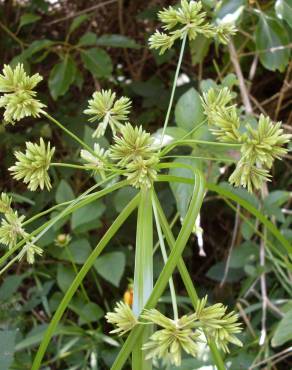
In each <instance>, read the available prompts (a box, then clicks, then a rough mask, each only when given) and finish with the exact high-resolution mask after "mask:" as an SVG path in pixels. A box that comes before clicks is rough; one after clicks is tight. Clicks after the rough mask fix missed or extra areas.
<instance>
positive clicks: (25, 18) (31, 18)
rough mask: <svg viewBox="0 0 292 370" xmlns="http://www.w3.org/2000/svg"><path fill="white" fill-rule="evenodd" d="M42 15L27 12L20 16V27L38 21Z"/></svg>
mask: <svg viewBox="0 0 292 370" xmlns="http://www.w3.org/2000/svg"><path fill="white" fill-rule="evenodd" d="M39 19H41V17H40V16H39V15H36V14H32V13H25V14H23V15H22V16H21V17H20V22H19V28H22V27H23V26H26V25H28V24H31V23H35V22H37V21H38V20H39Z"/></svg>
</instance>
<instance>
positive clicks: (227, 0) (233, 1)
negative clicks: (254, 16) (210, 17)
mask: <svg viewBox="0 0 292 370" xmlns="http://www.w3.org/2000/svg"><path fill="white" fill-rule="evenodd" d="M245 3H246V1H245V0H223V1H222V2H221V4H220V6H219V7H218V11H217V13H216V17H217V18H219V19H220V22H221V23H222V22H223V23H235V22H237V21H238V20H239V18H240V15H241V13H242V11H243V9H244V6H245Z"/></svg>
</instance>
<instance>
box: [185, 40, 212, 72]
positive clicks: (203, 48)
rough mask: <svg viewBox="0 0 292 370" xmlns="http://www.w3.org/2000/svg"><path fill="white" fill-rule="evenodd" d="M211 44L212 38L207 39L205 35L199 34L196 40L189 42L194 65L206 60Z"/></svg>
mask: <svg viewBox="0 0 292 370" xmlns="http://www.w3.org/2000/svg"><path fill="white" fill-rule="evenodd" d="M210 44H211V40H210V39H207V38H206V37H205V36H204V35H198V36H197V37H196V38H195V39H194V40H192V41H190V42H189V45H190V51H191V58H192V65H193V66H196V65H197V64H199V63H202V62H203V61H204V59H205V57H206V55H207V54H208V51H209V47H210Z"/></svg>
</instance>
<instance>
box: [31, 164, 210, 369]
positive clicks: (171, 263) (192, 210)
mask: <svg viewBox="0 0 292 370" xmlns="http://www.w3.org/2000/svg"><path fill="white" fill-rule="evenodd" d="M194 178H195V183H194V188H193V194H192V199H191V202H190V206H189V208H188V211H187V214H186V217H185V219H184V221H183V224H182V228H181V230H180V233H179V235H178V238H177V239H176V242H175V245H174V248H173V250H172V251H171V253H170V255H169V257H168V260H167V263H166V264H165V266H164V268H163V270H162V272H161V274H160V275H159V277H158V279H157V282H156V284H155V286H154V288H153V291H152V293H151V296H150V298H149V299H148V301H147V303H146V305H145V308H146V309H150V308H153V307H155V306H156V304H157V302H158V300H159V298H160V297H161V295H162V294H163V292H164V290H165V288H166V286H167V284H168V281H169V278H170V277H171V275H172V273H173V271H174V269H175V267H176V266H177V264H178V263H179V259H180V257H181V255H182V252H183V250H184V248H185V246H186V244H187V242H188V239H189V237H190V235H191V233H192V230H193V227H194V223H195V220H196V219H197V217H198V214H199V211H200V208H201V206H202V202H203V198H204V192H205V182H204V178H203V176H202V174H201V173H200V172H199V171H198V170H194ZM143 326H144V325H138V326H137V327H135V328H134V329H133V330H132V331H131V333H130V335H129V336H128V338H127V340H126V342H125V343H124V345H123V347H122V349H121V351H120V353H119V355H118V357H117V358H116V360H115V362H114V364H113V366H112V367H111V370H120V369H122V367H123V365H124V363H125V362H126V360H127V358H128V357H129V355H130V353H131V351H132V349H133V347H134V346H135V344H136V342H137V340H138V338H139V337H140V335H141V334H142V333H143V330H144V328H143ZM33 370H34V369H33ZM135 370H136V369H135ZM137 370H138V369H137Z"/></svg>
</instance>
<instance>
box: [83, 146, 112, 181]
mask: <svg viewBox="0 0 292 370" xmlns="http://www.w3.org/2000/svg"><path fill="white" fill-rule="evenodd" d="M93 150H94V152H95V153H96V156H94V155H93V154H92V153H90V152H89V151H88V150H85V149H82V150H81V151H80V157H81V158H82V159H83V160H84V161H85V162H86V166H87V167H90V168H91V169H92V170H93V173H94V174H97V173H100V175H101V176H102V177H103V178H104V177H105V173H104V171H105V167H106V166H105V163H106V161H107V160H108V156H109V151H108V150H105V149H103V148H101V147H100V145H99V144H98V143H95V144H94V147H93Z"/></svg>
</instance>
